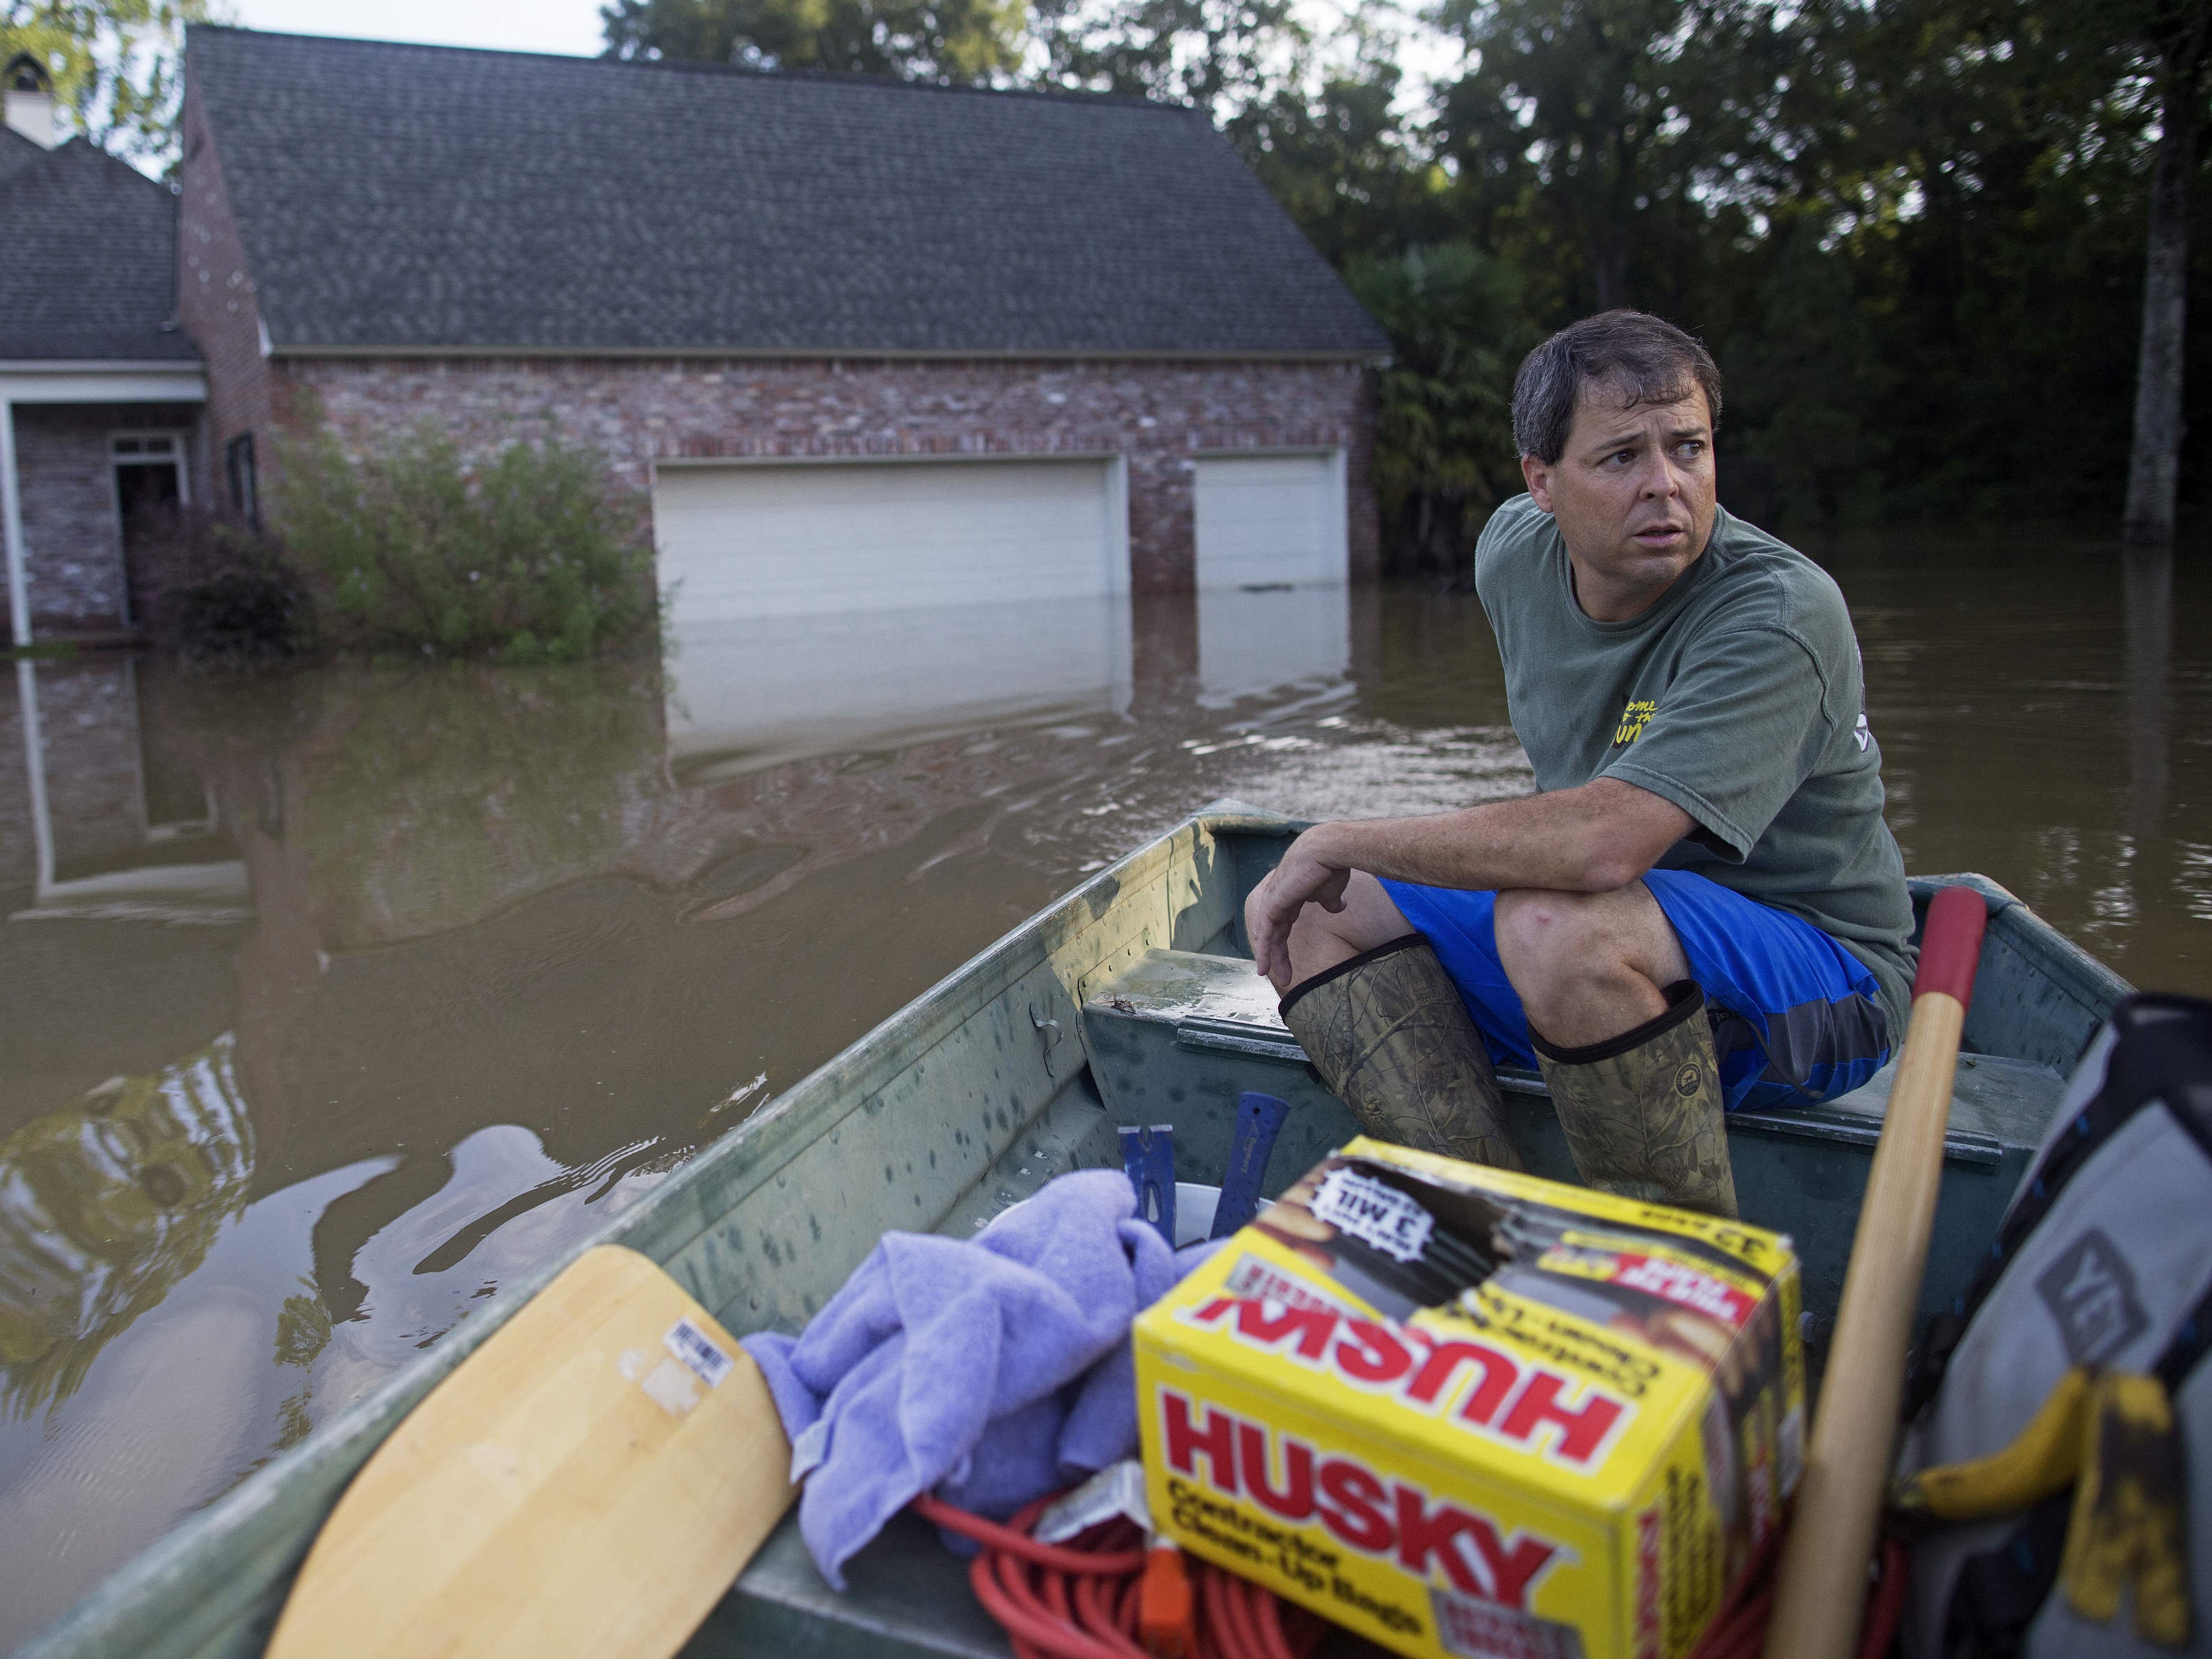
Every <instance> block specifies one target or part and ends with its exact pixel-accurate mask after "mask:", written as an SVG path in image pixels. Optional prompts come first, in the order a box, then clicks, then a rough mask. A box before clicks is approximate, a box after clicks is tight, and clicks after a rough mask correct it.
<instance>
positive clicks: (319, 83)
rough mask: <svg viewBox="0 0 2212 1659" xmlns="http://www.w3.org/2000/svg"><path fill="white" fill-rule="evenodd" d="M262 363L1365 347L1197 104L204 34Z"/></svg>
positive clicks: (1307, 250) (212, 105)
mask: <svg viewBox="0 0 2212 1659" xmlns="http://www.w3.org/2000/svg"><path fill="white" fill-rule="evenodd" d="M187 74H188V78H189V80H190V82H191V85H192V87H193V88H194V91H195V93H196V95H197V97H198V98H199V99H200V100H202V105H203V107H204V111H205V113H206V116H207V119H208V123H209V126H210V131H211V132H212V133H213V135H214V139H215V146H216V155H217V157H218V159H219V160H220V161H221V163H222V172H223V178H224V180H225V183H226V185H228V190H229V194H230V200H231V204H232V207H233V210H234V212H235V214H236V215H237V218H238V222H239V228H240V232H241V234H243V236H244V239H245V243H246V251H247V258H248V262H249V264H250V265H251V267H252V276H253V278H254V281H255V283H256V285H257V289H258V295H259V299H260V305H261V310H262V315H263V318H264V320H265V321H266V323H267V324H268V327H269V332H270V338H271V340H272V341H273V342H274V343H275V345H276V349H279V350H282V349H284V348H285V347H287V346H297V347H314V346H331V347H345V348H355V349H362V348H376V347H386V348H391V347H397V348H416V349H430V348H439V347H460V348H478V349H481V348H496V347H523V348H535V349H555V350H568V349H574V350H592V349H611V350H645V351H650V350H661V349H665V350H684V349H740V350H742V349H755V350H763V351H779V350H780V351H799V352H813V351H828V352H836V351H890V352H930V353H991V354H1004V353H1025V352H1043V353H1054V354H1065V353H1094V354H1099V355H1108V356H1112V355H1120V354H1152V353H1181V352H1191V353H1201V354H1206V355H1243V354H1274V353H1291V354H1332V355H1333V354H1346V355H1369V354H1376V353H1380V352H1382V351H1384V350H1386V349H1388V347H1387V342H1386V340H1385V338H1384V337H1383V333H1382V331H1381V330H1379V329H1378V328H1377V327H1376V325H1375V323H1374V321H1373V320H1372V319H1370V318H1369V317H1368V315H1367V314H1366V313H1365V312H1364V311H1363V310H1362V309H1361V308H1360V307H1359V305H1358V302H1357V301H1354V300H1353V299H1352V296H1351V295H1349V294H1348V293H1347V292H1346V290H1345V289H1344V286H1343V284H1342V283H1340V282H1339V281H1338V280H1337V278H1336V276H1335V275H1334V272H1332V271H1331V270H1329V268H1328V265H1327V264H1326V263H1325V262H1324V261H1323V260H1322V258H1321V257H1320V256H1319V255H1318V254H1317V253H1316V252H1314V250H1313V248H1312V247H1311V246H1310V244H1308V243H1307V242H1306V240H1305V239H1304V237H1303V236H1301V235H1300V234H1299V233H1298V231H1297V228H1296V227H1295V226H1294V225H1292V224H1291V221H1290V219H1289V218H1288V217H1287V216H1285V214H1284V213H1283V211H1282V210H1281V209H1280V208H1279V207H1278V206H1277V205H1276V204H1275V203H1274V201H1273V198H1272V197H1269V196H1268V194H1267V191H1266V189H1265V188H1264V187H1263V186H1262V185H1261V184H1260V182H1259V180H1258V179H1256V178H1255V177H1254V176H1253V174H1252V173H1251V172H1250V171H1249V169H1248V168H1247V167H1245V166H1244V165H1243V162H1242V161H1239V160H1238V159H1237V155H1236V153H1235V152H1234V151H1233V150H1231V149H1230V147H1229V145H1228V144H1227V143H1226V142H1225V141H1224V140H1223V139H1222V138H1221V137H1220V136H1219V135H1218V133H1216V132H1215V131H1213V129H1212V126H1211V125H1209V124H1208V123H1207V122H1206V120H1205V119H1204V118H1201V117H1200V116H1198V115H1196V114H1194V113H1192V112H1188V111H1186V110H1181V109H1171V108H1167V107H1164V106H1157V105H1151V104H1146V103H1144V102H1141V101H1139V100H1133V99H1104V98H1085V97H1069V96H1056V95H1037V94H1021V93H989V92H975V91H967V90H960V89H947V88H927V87H913V86H907V85H902V84H901V83H898V82H889V81H878V80H870V79H866V78H860V77H850V76H793V75H763V74H756V73H750V72H746V71H742V70H725V69H720V68H701V67H697V66H690V65H675V64H620V63H611V62H608V61H605V60H599V59H591V58H550V57H538V56H532V55H526V54H523V53H513V52H473V51H459V50H454V49H452V48H447V47H436V46H392V45H386V44H382V43H378V42H370V41H358V40H323V39H313V38H308V37H304V36H297V35H280V34H264V33H255V32H252V31H249V30H242V29H232V28H218V27H195V28H193V29H192V30H191V33H190V38H189V44H188V53H187Z"/></svg>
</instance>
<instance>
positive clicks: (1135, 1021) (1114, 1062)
mask: <svg viewBox="0 0 2212 1659" xmlns="http://www.w3.org/2000/svg"><path fill="white" fill-rule="evenodd" d="M1275 1003H1276V997H1275V993H1274V989H1273V987H1272V986H1270V985H1269V984H1268V983H1267V981H1265V980H1263V979H1261V978H1260V977H1259V976H1258V975H1256V974H1255V973H1254V972H1253V971H1252V963H1251V962H1250V960H1249V958H1246V957H1229V956H1213V955H1207V954H1205V953H1202V952H1199V951H1160V950H1155V951H1147V952H1146V953H1145V954H1144V955H1143V956H1142V957H1139V959H1138V960H1136V961H1135V962H1133V963H1131V964H1130V965H1129V967H1127V969H1124V970H1123V971H1122V972H1121V974H1120V975H1118V976H1116V977H1115V979H1114V980H1112V981H1110V982H1109V983H1108V984H1106V985H1105V986H1103V987H1100V988H1098V989H1096V990H1094V991H1093V993H1092V994H1091V998H1090V1000H1088V1001H1087V1002H1086V1003H1085V1005H1084V1009H1083V1030H1084V1038H1085V1046H1086V1047H1087V1048H1088V1049H1089V1051H1090V1057H1091V1072H1092V1074H1093V1076H1094V1077H1095V1078H1096V1079H1097V1087H1098V1091H1099V1094H1100V1096H1101V1097H1102V1099H1103V1103H1104V1104H1105V1107H1106V1109H1107V1110H1108V1111H1109V1113H1110V1114H1112V1115H1113V1116H1114V1118H1115V1121H1117V1122H1119V1123H1172V1124H1174V1125H1175V1148H1176V1170H1177V1171H1178V1172H1179V1173H1180V1174H1182V1176H1183V1177H1184V1178H1185V1179H1188V1180H1196V1181H1216V1180H1218V1179H1219V1178H1220V1173H1221V1170H1222V1167H1223V1165H1224V1164H1225V1161H1226V1159H1227V1157H1228V1149H1229V1137H1230V1133H1231V1126H1232V1124H1233V1121H1234V1114H1235V1111H1236V1106H1237V1095H1238V1094H1239V1093H1240V1092H1242V1091H1244V1090H1246V1089H1261V1090H1264V1091H1267V1093H1269V1094H1273V1095H1279V1096H1280V1097H1282V1098H1284V1099H1285V1100H1287V1101H1288V1102H1290V1103H1291V1109H1292V1110H1291V1121H1290V1123H1289V1125H1288V1126H1287V1127H1285V1130H1284V1132H1283V1136H1282V1139H1281V1140H1280V1141H1279V1143H1278V1145H1277V1148H1276V1152H1275V1156H1274V1158H1273V1162H1272V1164H1270V1165H1269V1169H1268V1176H1269V1182H1270V1189H1271V1190H1279V1189H1280V1188H1282V1187H1283V1186H1285V1185H1287V1184H1288V1183H1289V1182H1291V1181H1294V1180H1296V1179H1297V1176H1299V1175H1301V1174H1302V1173H1304V1171H1305V1170H1308V1169H1310V1167H1311V1166H1312V1165H1313V1164H1315V1163H1316V1162H1318V1161H1319V1159H1320V1158H1321V1157H1322V1155H1323V1154H1324V1153H1326V1152H1328V1151H1329V1150H1330V1149H1331V1148H1332V1147H1334V1146H1339V1145H1341V1144H1342V1143H1343V1142H1344V1141H1345V1140H1346V1139H1350V1138H1351V1137H1352V1135H1354V1134H1357V1133H1358V1132H1359V1131H1358V1124H1357V1123H1356V1122H1355V1121H1353V1119H1352V1115H1351V1113H1350V1112H1348V1111H1347V1110H1346V1109H1345V1108H1344V1106H1343V1104H1342V1103H1340V1102H1339V1101H1338V1100H1337V1099H1336V1097H1334V1096H1333V1095H1331V1094H1330V1093H1328V1091H1327V1090H1325V1089H1323V1088H1322V1086H1321V1085H1320V1084H1319V1083H1318V1082H1316V1081H1315V1080H1314V1078H1313V1076H1312V1074H1311V1073H1310V1071H1309V1070H1308V1068H1307V1066H1306V1057H1305V1051H1304V1049H1302V1048H1300V1047H1299V1046H1298V1041H1297V1038H1296V1037H1294V1036H1291V1033H1290V1031H1289V1030H1287V1029H1286V1028H1285V1026H1284V1024H1283V1022H1282V1018H1281V1017H1280V1016H1279V1014H1278V1013H1277V1012H1275ZM1893 1074H1894V1062H1893V1064H1892V1065H1891V1066H1886V1067H1884V1068H1883V1069H1882V1070H1881V1072H1879V1073H1876V1074H1875V1077H1874V1078H1873V1079H1871V1080H1870V1081H1869V1082H1868V1083H1867V1084H1866V1085H1865V1086H1864V1087H1863V1088H1860V1089H1857V1090H1855V1091H1852V1092H1851V1093H1850V1094H1848V1095H1844V1096H1841V1097H1838V1098H1837V1099H1835V1100H1832V1101H1828V1102H1826V1103H1823V1104H1822V1105H1820V1106H1817V1107H1811V1108H1806V1109H1798V1110H1795V1111H1778V1112H1737V1113H1735V1114H1734V1115H1732V1116H1731V1117H1730V1118H1729V1152H1730V1155H1731V1157H1732V1158H1733V1159H1734V1162H1735V1179H1736V1192H1737V1195H1738V1198H1739V1200H1740V1201H1741V1205H1742V1206H1743V1212H1744V1215H1745V1217H1746V1218H1747V1219H1749V1220H1753V1221H1758V1222H1760V1223H1762V1224H1764V1225H1769V1226H1774V1227H1778V1228H1781V1229H1783V1230H1784V1231H1790V1232H1791V1233H1792V1235H1793V1237H1795V1238H1796V1244H1797V1249H1798V1253H1799V1255H1800V1257H1801V1259H1802V1262H1803V1267H1804V1273H1805V1279H1806V1302H1807V1304H1808V1305H1809V1306H1811V1307H1814V1308H1829V1309H1832V1308H1833V1307H1834V1305H1835V1300H1836V1297H1837V1294H1838V1291H1840V1290H1841V1287H1842V1283H1843V1270H1844V1262H1845V1261H1846V1260H1847V1259H1848V1258H1849V1256H1850V1244H1851V1240H1850V1228H1849V1223H1850V1218H1853V1217H1855V1216H1856V1214H1857V1204H1856V1199H1857V1194H1858V1192H1859V1191H1860V1190H1861V1189H1863V1188H1864V1186H1865V1184H1866V1176H1867V1168H1868V1165H1869V1162H1870V1161H1871V1158H1872V1156H1873V1152H1874V1146H1875V1140H1876V1139H1878V1138H1879V1136H1880V1134H1881V1119H1882V1113H1883V1111H1884V1109H1885V1108H1886V1107H1887V1103H1888V1099H1889V1085H1890V1083H1891V1080H1892V1078H1893ZM1498 1081H1499V1083H1500V1085H1502V1086H1503V1087H1504V1092H1505V1098H1506V1106H1507V1111H1508V1115H1509V1116H1510V1119H1511V1121H1512V1127H1513V1133H1514V1137H1515V1139H1516V1141H1517V1143H1518V1144H1519V1146H1520V1147H1521V1149H1522V1155H1523V1156H1524V1157H1526V1158H1528V1164H1529V1167H1530V1169H1531V1170H1533V1171H1534V1173H1536V1174H1538V1175H1542V1176H1551V1177H1553V1179H1555V1180H1561V1181H1572V1180H1574V1179H1576V1176H1575V1170H1574V1164H1573V1162H1572V1160H1571V1158H1569V1156H1568V1153H1567V1146H1566V1139H1565V1136H1563V1135H1562V1134H1561V1133H1560V1132H1559V1121H1558V1119H1557V1118H1556V1117H1554V1116H1553V1113H1552V1109H1551V1103H1550V1099H1549V1097H1547V1094H1546V1092H1545V1089H1544V1083H1543V1079H1542V1078H1541V1077H1540V1076H1539V1075H1537V1074H1536V1073H1533V1072H1516V1071H1512V1070H1507V1071H1504V1072H1501V1073H1500V1074H1499V1077H1498ZM2063 1082H2064V1079H2063V1078H2062V1077H2061V1075H2060V1073H2059V1072H2058V1070H2057V1067H2055V1066H2046V1065H2041V1064H2039V1063H2037V1062H2034V1061H2032V1060H2015V1059H2008V1058H2004V1057H2002V1056H1997V1055H1990V1054H1965V1055H1962V1056H1961V1058H1960V1065H1959V1073H1958V1083H1957V1085H1956V1088H1955V1090H1954V1093H1953V1096H1952V1101H1951V1127H1950V1131H1949V1133H1948V1135H1947V1136H1946V1138H1945V1144H1944V1153H1945V1158H1944V1164H1945V1168H1944V1174H1943V1181H1944V1192H1943V1197H1942V1218H1941V1219H1940V1220H1939V1221H1938V1223H1937V1227H1938V1236H1937V1237H1936V1240H1935V1243H1934V1248H1933V1249H1932V1250H1931V1251H1930V1253H1929V1254H1930V1261H1931V1264H1932V1265H1931V1268H1930V1272H1929V1278H1928V1282H1927V1284H1926V1285H1924V1286H1923V1296H1922V1306H1923V1310H1925V1311H1930V1312H1932V1311H1935V1310H1939V1309H1942V1308H1943V1307H1946V1306H1948V1304H1949V1303H1950V1301H1951V1299H1952V1298H1953V1297H1954V1296H1956V1295H1957V1294H1958V1293H1959V1292H1960V1291H1962V1290H1963V1289H1964V1288H1965V1281H1964V1279H1963V1277H1961V1275H1963V1274H1966V1273H1970V1272H1971V1271H1972V1267H1973V1266H1974V1264H1975V1261H1976V1260H1977V1259H1978V1255H1979V1249H1980V1246H1979V1242H1978V1241H1980V1240H1982V1239H1985V1238H1987V1237H1990V1234H1991V1233H1992V1232H1993V1231H1995V1229H1996V1224H1997V1221H1998V1219H1999V1218H2000V1217H2001V1216H2002V1213H2003V1211H2004V1207H2005V1205H2006V1204H2007V1202H2008V1200H2010V1198H2011V1196H2012V1192H2013V1188H2015V1186H2017V1185H2018V1184H2019V1181H2020V1177H2021V1175H2022V1173H2023V1172H2024V1171H2025V1170H2026V1169H2027V1160H2028V1157H2029V1155H2030V1153H2031V1152H2033V1150H2034V1147H2035V1145H2036V1143H2037V1142H2038V1141H2039V1139H2041V1137H2042V1133H2043V1127H2044V1125H2045V1123H2047V1122H2048V1121H2049V1119H2050V1115H2051V1107H2052V1105H2053V1103H2055V1101H2056V1100H2057V1096H2058V1093H2059V1091H2060V1090H2061V1089H2062V1088H2063ZM1838 1198H1847V1199H1849V1200H1852V1201H1850V1202H1848V1203H1845V1204H1843V1205H1838V1203H1837V1202H1836V1200H1838ZM1808 1199H1817V1200H1821V1201H1820V1202H1818V1203H1810V1204H1808V1203H1806V1202H1803V1201H1802V1200H1808ZM1812 1217H1822V1218H1830V1219H1828V1221H1827V1222H1826V1225H1823V1224H1821V1223H1820V1222H1814V1223H1813V1225H1809V1226H1808V1225H1807V1218H1812ZM1946 1231H1951V1232H1955V1233H1956V1235H1957V1237H1958V1240H1959V1241H1960V1242H1961V1243H1962V1246H1963V1247H1962V1248H1951V1246H1952V1244H1953V1241H1952V1240H1951V1239H1949V1238H1947V1237H1944V1234H1945V1232H1946ZM1954 1278H1955V1279H1959V1282H1958V1283H1955V1284H1954V1283H1952V1282H1951V1281H1952V1279H1954ZM1811 1334H1813V1335H1814V1340H1816V1341H1817V1340H1818V1339H1819V1336H1820V1334H1821V1333H1820V1332H1818V1331H1815V1332H1814V1333H1811Z"/></svg>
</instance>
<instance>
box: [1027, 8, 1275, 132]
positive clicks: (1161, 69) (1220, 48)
mask: <svg viewBox="0 0 2212 1659" xmlns="http://www.w3.org/2000/svg"><path fill="white" fill-rule="evenodd" d="M1294 10H1295V7H1294V4H1293V0H1038V4H1037V8H1036V14H1035V21H1034V25H1033V27H1034V28H1035V31H1036V38H1037V40H1038V42H1039V43H1040V45H1041V46H1042V49H1043V52H1044V56H1045V59H1046V64H1047V67H1046V69H1045V71H1044V75H1043V78H1044V80H1045V81H1046V82H1048V84H1052V85H1056V86H1062V87H1069V88H1085V89H1087V90H1090V91H1093V92H1119V93H1126V94H1132V95H1134V96H1138V97H1146V98H1156V99H1158V100H1161V101H1162V102H1164V103H1171V104H1189V105H1192V106H1194V107H1196V108H1199V109H1202V110H1204V111H1206V112H1207V113H1208V114H1210V115H1212V117H1213V118H1215V119H1216V120H1217V121H1219V122H1222V123H1224V124H1225V125H1231V127H1233V126H1234V125H1236V123H1237V117H1238V116H1239V115H1240V114H1241V113H1242V112H1243V111H1244V110H1245V109H1247V108H1248V107H1249V106H1253V105H1255V104H1258V103H1260V102H1261V101H1262V100H1265V99H1267V97H1268V96H1269V94H1271V92H1273V91H1274V90H1275V89H1276V88H1279V87H1281V86H1283V85H1284V84H1285V82H1287V81H1289V80H1291V79H1292V78H1294V76H1295V75H1296V72H1297V70H1298V69H1299V68H1300V67H1301V65H1302V64H1303V63H1304V50H1305V47H1306V46H1307V44H1308V40H1307V34H1306V31H1305V29H1304V27H1303V26H1301V25H1300V23H1299V22H1298V21H1297V18H1296V17H1295V15H1293V13H1294Z"/></svg>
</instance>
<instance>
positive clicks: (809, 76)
mask: <svg viewBox="0 0 2212 1659" xmlns="http://www.w3.org/2000/svg"><path fill="white" fill-rule="evenodd" d="M196 34H232V35H247V36H252V37H254V38H257V39H260V40H302V41H311V42H313V44H315V45H317V46H366V47H368V48H370V49H372V50H381V51H392V52H441V53H447V54H453V55H457V56H458V55H467V56H472V57H479V58H505V59H508V60H513V59H515V58H536V59H539V60H541V61H544V62H548V63H555V64H574V65H580V66H588V67H592V68H601V69H609V70H660V71H663V72H666V73H671V74H685V75H721V76H732V77H733V78H738V79H745V80H757V81H805V82H811V83H816V84H827V85H831V86H847V87H853V88H858V89H860V90H863V91H888V92H941V93H957V94H970V95H981V96H984V97H995V98H1031V99H1036V100H1041V101H1044V102H1066V103H1074V104H1107V105H1118V106H1125V107H1128V108H1133V109H1149V110H1158V111H1159V112H1161V113H1163V114H1168V115H1184V116H1197V117H1198V118H1200V119H1201V120H1206V117H1205V115H1204V113H1203V112H1201V111H1200V110H1199V109H1198V108H1196V107H1195V106H1193V105H1189V104H1167V103H1162V102H1161V101H1159V100H1158V99H1153V98H1146V97H1142V96H1140V95H1139V94H1135V93H1127V92H1094V91H1091V90H1090V89H1088V88H1081V87H987V86H976V85H975V84H973V83H971V82H957V81H956V82H948V81H906V80H901V79H900V78H899V77H898V76H891V75H869V74H866V73H864V72H862V71H860V70H823V69H762V68H759V67H757V65H754V64H713V63H708V62H706V61H704V60H703V59H700V58H612V57H606V56H599V57H591V58H586V57H580V56H578V55H577V54H575V53H574V52H531V51H526V50H524V49H521V48H518V47H511V46H448V45H446V44H443V43H442V42H437V41H428V40H375V39H373V38H370V37H367V36H363V35H356V34H301V33H296V32H295V31H292V30H289V29H257V28H251V27H246V25H244V24H240V23H198V22H196V23H191V24H188V25H187V26H186V27H185V37H186V39H187V40H188V41H189V40H190V38H191V36H193V35H196ZM1206 125H1208V126H1211V125H1212V122H1211V121H1210V120H1206Z"/></svg>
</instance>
